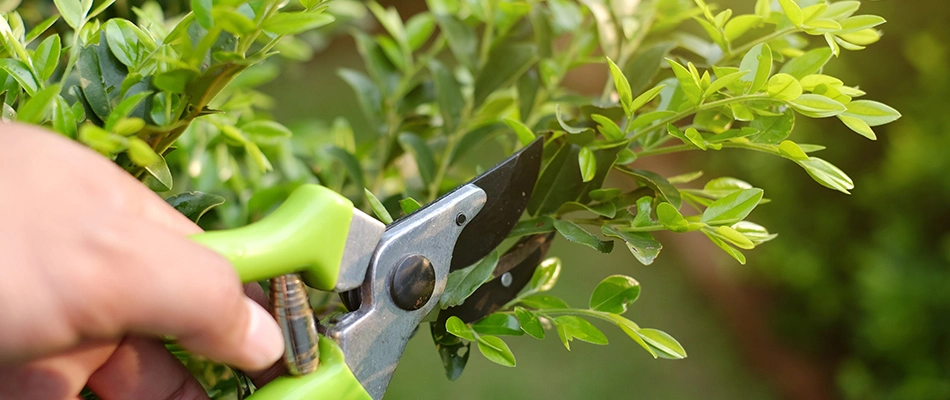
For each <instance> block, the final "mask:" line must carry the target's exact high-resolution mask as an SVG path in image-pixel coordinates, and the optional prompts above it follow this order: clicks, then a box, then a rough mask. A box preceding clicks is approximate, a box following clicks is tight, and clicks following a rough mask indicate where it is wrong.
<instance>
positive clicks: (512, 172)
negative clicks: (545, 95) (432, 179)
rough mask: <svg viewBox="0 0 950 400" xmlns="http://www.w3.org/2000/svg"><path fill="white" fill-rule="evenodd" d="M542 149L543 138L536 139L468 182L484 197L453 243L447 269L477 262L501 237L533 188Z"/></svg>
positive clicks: (504, 235)
mask: <svg viewBox="0 0 950 400" xmlns="http://www.w3.org/2000/svg"><path fill="white" fill-rule="evenodd" d="M543 149H544V139H543V138H538V139H537V140H535V141H534V142H531V144H529V145H528V146H526V147H525V148H523V149H521V151H519V152H517V153H515V154H514V155H512V156H511V157H508V159H506V160H505V161H502V162H501V163H500V164H498V165H496V166H495V167H494V168H492V169H490V170H488V171H487V172H485V173H483V174H481V175H479V176H478V177H476V178H475V179H473V180H472V181H471V182H469V183H471V184H474V185H475V186H478V187H480V188H481V189H482V190H484V191H485V193H486V194H487V195H488V198H487V200H486V202H485V206H484V207H482V210H481V211H479V212H478V214H477V215H476V216H475V218H473V219H472V220H471V221H470V222H468V224H467V226H466V227H465V229H464V230H462V234H461V236H459V238H458V241H456V242H455V250H454V251H453V252H452V264H451V266H450V270H451V271H455V270H457V269H461V268H465V267H467V266H469V265H472V264H474V263H476V262H478V260H481V259H482V258H484V257H485V256H486V255H488V253H490V252H491V251H492V250H494V249H495V247H498V245H499V244H501V242H502V241H503V240H505V238H506V237H507V236H508V233H509V232H511V228H513V227H514V226H515V223H516V222H518V218H520V217H521V213H523V212H524V209H525V206H527V204H528V200H529V199H530V198H531V192H532V191H534V184H535V182H536V181H537V180H538V173H539V171H540V170H541V154H542V150H543Z"/></svg>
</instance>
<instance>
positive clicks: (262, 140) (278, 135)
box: [240, 120, 293, 146]
mask: <svg viewBox="0 0 950 400" xmlns="http://www.w3.org/2000/svg"><path fill="white" fill-rule="evenodd" d="M240 129H241V132H244V134H245V135H247V136H248V138H249V139H251V140H252V141H253V142H254V143H257V144H259V145H271V146H275V145H278V144H280V143H281V142H282V141H283V140H285V139H289V138H290V137H291V136H293V133H291V132H290V129H287V127H286V126H284V125H282V124H280V123H279V122H276V121H268V120H256V121H251V122H248V123H246V124H244V125H241V128H240Z"/></svg>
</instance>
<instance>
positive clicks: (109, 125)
mask: <svg viewBox="0 0 950 400" xmlns="http://www.w3.org/2000/svg"><path fill="white" fill-rule="evenodd" d="M151 95H152V92H139V93H136V94H133V95H131V96H128V97H126V98H125V99H123V100H122V102H120V103H119V105H117V106H115V108H114V109H112V112H110V113H109V117H108V118H107V119H106V123H105V125H104V127H105V129H106V130H107V131H114V128H115V125H116V124H117V123H118V122H119V121H120V120H122V119H123V118H126V117H128V116H130V115H132V111H134V110H135V108H136V107H138V106H139V104H141V103H142V101H144V100H145V99H146V98H148V96H151Z"/></svg>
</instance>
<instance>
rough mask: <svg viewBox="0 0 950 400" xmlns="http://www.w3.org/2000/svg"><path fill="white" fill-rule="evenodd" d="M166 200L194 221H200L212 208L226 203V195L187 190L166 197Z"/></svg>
mask: <svg viewBox="0 0 950 400" xmlns="http://www.w3.org/2000/svg"><path fill="white" fill-rule="evenodd" d="M165 201H166V202H167V203H168V204H169V205H171V206H172V207H174V208H175V209H176V210H178V212H180V213H182V215H184V216H185V217H187V218H188V219H190V220H191V221H192V222H198V219H200V218H201V216H202V215H204V214H205V213H207V212H208V211H210V210H211V209H212V208H214V207H217V206H219V205H221V204H224V197H221V196H218V195H216V194H212V193H204V192H185V193H179V194H176V195H174V196H171V197H169V198H166V199H165Z"/></svg>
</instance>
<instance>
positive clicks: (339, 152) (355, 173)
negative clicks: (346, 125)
mask: <svg viewBox="0 0 950 400" xmlns="http://www.w3.org/2000/svg"><path fill="white" fill-rule="evenodd" d="M326 152H327V154H329V155H330V156H331V157H333V158H335V159H337V161H339V162H340V163H342V164H343V167H344V168H346V173H347V174H349V175H350V179H352V180H353V182H354V183H356V185H357V186H359V187H366V180H365V179H364V177H363V168H362V166H361V165H360V160H359V159H357V158H356V156H354V155H353V154H350V152H348V151H346V150H344V149H343V148H340V147H336V146H332V147H329V148H327V149H326Z"/></svg>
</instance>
